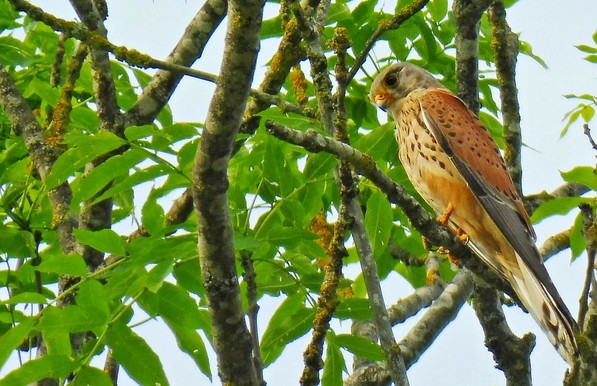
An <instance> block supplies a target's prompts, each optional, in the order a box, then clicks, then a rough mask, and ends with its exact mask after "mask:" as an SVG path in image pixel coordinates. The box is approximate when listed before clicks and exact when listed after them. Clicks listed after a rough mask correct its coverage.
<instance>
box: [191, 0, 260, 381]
mask: <svg viewBox="0 0 597 386" xmlns="http://www.w3.org/2000/svg"><path fill="white" fill-rule="evenodd" d="M228 16H229V19H228V20H229V21H228V30H227V33H226V44H225V48H224V59H223V62H222V67H221V73H220V77H219V82H218V85H217V87H216V90H215V93H214V96H213V98H212V101H211V104H210V107H209V111H208V115H207V120H206V123H205V129H204V130H203V134H202V138H201V139H202V140H201V144H200V148H199V149H198V151H197V154H196V157H195V165H194V169H193V188H192V191H193V202H194V205H195V211H196V213H197V233H198V239H199V247H198V249H199V256H200V263H201V275H202V280H203V283H204V284H205V290H206V297H207V299H208V303H209V309H210V315H211V321H212V328H213V337H214V348H215V351H216V354H217V356H218V367H219V374H220V378H221V380H222V382H223V383H227V384H231V383H233V384H236V385H255V384H257V382H258V379H257V374H256V371H255V365H254V362H253V358H252V346H253V343H252V339H251V336H250V334H249V331H248V330H247V326H246V324H245V318H244V312H243V308H242V303H241V299H240V288H239V284H238V273H237V271H236V264H235V255H234V245H233V239H234V238H233V232H232V223H231V219H230V206H229V204H228V196H227V192H228V184H229V181H228V176H227V171H228V168H227V167H228V162H229V159H230V156H231V152H232V144H233V141H234V139H235V136H236V133H237V132H238V128H239V127H240V123H241V119H242V116H243V113H244V110H245V107H246V103H247V98H248V96H249V92H250V84H251V81H252V79H253V74H254V71H255V63H256V59H257V52H258V50H259V32H260V29H261V21H262V16H263V1H261V0H255V1H243V2H239V1H237V0H231V1H229V3H228Z"/></svg>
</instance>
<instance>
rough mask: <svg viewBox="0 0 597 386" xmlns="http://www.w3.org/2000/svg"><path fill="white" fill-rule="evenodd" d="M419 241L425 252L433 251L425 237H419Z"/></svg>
mask: <svg viewBox="0 0 597 386" xmlns="http://www.w3.org/2000/svg"><path fill="white" fill-rule="evenodd" d="M421 241H422V243H423V248H425V250H427V251H432V250H433V245H432V244H431V243H430V242H429V240H427V237H425V236H421Z"/></svg>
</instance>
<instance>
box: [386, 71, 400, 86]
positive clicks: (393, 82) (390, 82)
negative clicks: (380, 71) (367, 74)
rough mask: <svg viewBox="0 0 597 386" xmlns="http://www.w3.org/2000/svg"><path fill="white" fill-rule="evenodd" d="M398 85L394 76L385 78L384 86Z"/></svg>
mask: <svg viewBox="0 0 597 386" xmlns="http://www.w3.org/2000/svg"><path fill="white" fill-rule="evenodd" d="M396 83H398V78H397V77H396V75H394V74H390V75H388V76H386V85H388V86H395V85H396Z"/></svg>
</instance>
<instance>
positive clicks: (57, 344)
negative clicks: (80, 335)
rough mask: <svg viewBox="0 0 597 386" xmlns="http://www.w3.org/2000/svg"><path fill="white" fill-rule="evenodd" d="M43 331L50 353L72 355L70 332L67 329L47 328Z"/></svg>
mask: <svg viewBox="0 0 597 386" xmlns="http://www.w3.org/2000/svg"><path fill="white" fill-rule="evenodd" d="M41 333H42V337H43V340H44V343H45V344H46V346H47V350H48V353H49V354H55V355H66V356H72V354H73V350H72V347H71V342H70V333H69V332H68V331H67V330H63V329H60V328H47V329H44V330H42V332H41Z"/></svg>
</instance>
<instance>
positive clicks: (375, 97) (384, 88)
mask: <svg viewBox="0 0 597 386" xmlns="http://www.w3.org/2000/svg"><path fill="white" fill-rule="evenodd" d="M442 87H443V86H442V85H441V83H439V82H438V81H437V79H435V78H434V77H433V75H431V74H430V73H428V72H427V71H425V70H423V69H422V68H420V67H417V66H415V65H414V64H410V63H405V62H401V63H395V64H393V65H391V66H390V67H388V68H386V69H385V70H383V71H382V72H380V73H379V74H378V75H377V77H376V78H375V80H374V81H373V85H371V92H370V94H369V98H371V102H373V103H374V104H375V105H376V106H377V107H379V108H380V109H382V110H384V111H390V112H391V111H395V107H396V105H397V104H398V103H399V102H400V100H401V99H402V98H404V97H406V96H407V95H408V94H410V93H411V92H412V91H415V90H420V89H429V88H442Z"/></svg>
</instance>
